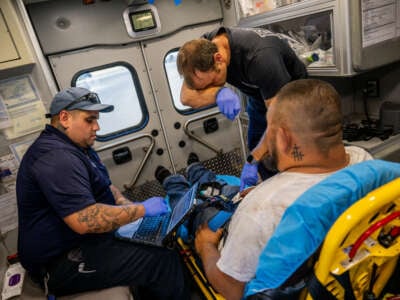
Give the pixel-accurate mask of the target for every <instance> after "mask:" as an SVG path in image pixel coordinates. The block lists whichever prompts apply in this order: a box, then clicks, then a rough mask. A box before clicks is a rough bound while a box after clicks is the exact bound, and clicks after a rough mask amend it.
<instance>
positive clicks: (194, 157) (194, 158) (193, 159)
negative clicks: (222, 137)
mask: <svg viewBox="0 0 400 300" xmlns="http://www.w3.org/2000/svg"><path fill="white" fill-rule="evenodd" d="M199 161H200V159H199V157H198V156H197V154H196V153H194V152H190V153H189V157H188V160H187V165H188V166H190V165H191V164H193V163H195V162H199Z"/></svg>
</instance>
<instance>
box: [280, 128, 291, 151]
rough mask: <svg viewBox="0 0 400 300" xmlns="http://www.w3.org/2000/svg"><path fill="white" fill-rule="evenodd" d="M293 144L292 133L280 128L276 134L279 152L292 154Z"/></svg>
mask: <svg viewBox="0 0 400 300" xmlns="http://www.w3.org/2000/svg"><path fill="white" fill-rule="evenodd" d="M291 143H292V136H291V134H290V132H289V131H288V130H287V129H286V128H284V127H279V128H278V130H277V132H276V146H277V147H278V151H279V152H281V153H287V152H288V151H289V152H290V149H291V146H290V145H291Z"/></svg>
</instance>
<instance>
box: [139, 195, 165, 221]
mask: <svg viewBox="0 0 400 300" xmlns="http://www.w3.org/2000/svg"><path fill="white" fill-rule="evenodd" d="M142 204H143V206H144V209H145V213H144V216H145V217H154V216H159V215H163V214H165V213H167V212H168V205H167V203H166V202H165V200H164V198H163V197H151V198H149V199H146V200H145V201H143V202H142Z"/></svg>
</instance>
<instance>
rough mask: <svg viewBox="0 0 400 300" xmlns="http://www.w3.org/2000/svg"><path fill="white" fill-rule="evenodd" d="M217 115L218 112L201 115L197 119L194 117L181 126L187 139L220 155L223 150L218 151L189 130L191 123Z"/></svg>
mask: <svg viewBox="0 0 400 300" xmlns="http://www.w3.org/2000/svg"><path fill="white" fill-rule="evenodd" d="M218 114H220V112H219V111H217V112H214V113H211V114H207V115H201V116H198V117H196V118H193V119H190V120H187V121H186V122H185V124H184V125H183V131H184V132H185V133H186V135H187V136H188V137H189V138H192V139H194V140H196V141H198V142H199V143H200V144H202V145H203V146H205V147H207V148H208V149H210V150H212V151H214V152H215V153H217V154H222V152H223V149H222V148H220V149H218V148H217V147H216V146H214V145H212V144H210V143H209V142H207V141H205V140H203V139H202V138H200V137H198V136H197V135H195V134H193V133H192V132H191V131H190V130H189V125H190V124H192V123H193V122H196V121H199V120H204V119H206V118H209V117H212V116H215V115H218Z"/></svg>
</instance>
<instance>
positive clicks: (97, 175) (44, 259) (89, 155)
mask: <svg viewBox="0 0 400 300" xmlns="http://www.w3.org/2000/svg"><path fill="white" fill-rule="evenodd" d="M110 184H111V181H110V178H109V175H108V172H107V170H106V168H105V166H104V165H103V164H102V163H101V161H100V159H99V157H98V155H97V154H96V152H95V151H94V150H93V149H91V148H89V149H83V148H80V147H78V146H77V145H75V144H74V143H73V142H72V141H71V140H70V139H69V138H68V137H67V136H66V135H65V134H64V133H62V132H61V131H59V130H58V129H56V128H54V127H52V126H51V125H46V128H45V130H44V131H43V132H42V133H41V134H40V136H39V138H38V139H37V140H36V141H35V142H34V143H33V144H32V145H31V147H30V148H29V149H28V151H27V152H26V153H25V155H24V157H23V159H22V162H21V165H20V167H19V171H18V176H17V203H18V215H19V217H18V222H19V236H18V254H19V257H20V260H21V263H22V265H23V266H24V267H25V268H26V269H27V270H28V271H30V272H32V273H35V272H37V271H38V269H39V268H40V267H41V266H43V265H45V264H46V263H48V262H49V261H51V259H53V258H55V257H57V256H59V255H61V254H62V253H64V252H65V251H68V250H69V249H72V248H73V247H76V246H77V245H78V244H79V242H80V241H81V239H83V238H87V237H88V236H90V235H80V234H78V233H76V232H74V231H73V230H72V229H70V228H69V227H68V226H67V224H66V223H65V222H64V221H63V218H64V217H66V216H68V215H70V214H73V213H75V212H77V211H79V210H81V209H84V208H85V207H87V206H90V205H92V204H94V203H96V202H97V203H104V204H115V200H114V197H113V195H112V192H111V190H110V187H109V186H110Z"/></svg>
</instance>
